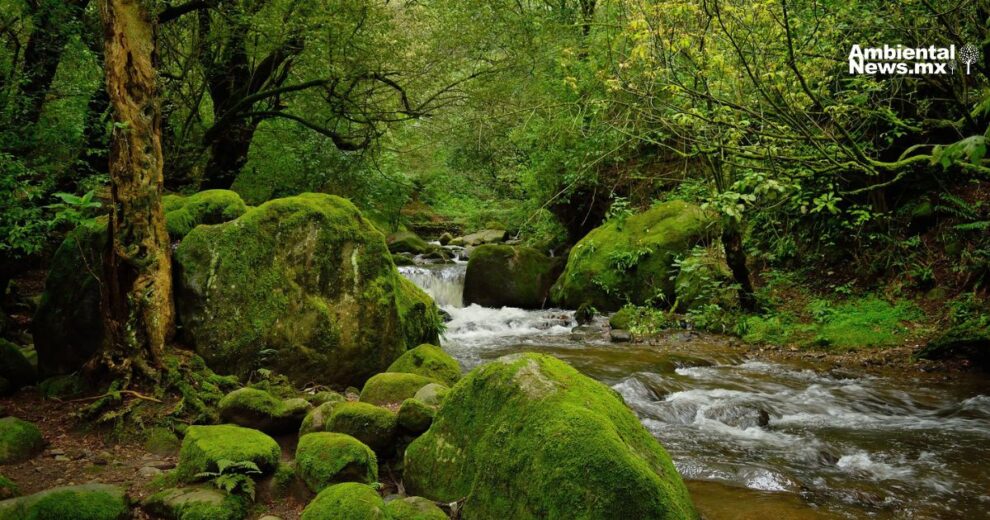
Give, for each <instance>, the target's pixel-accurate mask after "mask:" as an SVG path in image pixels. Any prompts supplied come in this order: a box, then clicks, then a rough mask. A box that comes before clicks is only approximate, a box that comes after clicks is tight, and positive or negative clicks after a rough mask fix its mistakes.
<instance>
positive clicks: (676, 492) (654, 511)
mask: <svg viewBox="0 0 990 520" xmlns="http://www.w3.org/2000/svg"><path fill="white" fill-rule="evenodd" d="M403 480H404V482H405V484H406V489H407V490H409V492H410V493H414V494H416V495H421V496H424V497H427V498H430V499H433V500H438V501H444V502H449V501H453V500H459V499H464V498H466V501H465V502H464V509H463V511H462V514H463V516H464V518H514V519H527V518H572V519H581V518H587V519H591V518H637V519H690V518H697V516H698V515H697V513H696V512H695V510H694V507H693V506H692V504H691V499H690V496H689V495H688V492H687V488H686V487H685V486H684V483H683V482H682V481H681V477H680V475H678V473H677V470H676V469H675V468H674V465H673V463H672V462H671V461H670V457H669V456H668V455H667V453H666V451H664V449H663V447H661V446H660V444H659V443H658V442H657V441H656V439H654V438H653V436H652V435H650V433H649V432H648V431H647V430H646V429H645V428H644V427H643V426H642V424H640V422H639V420H638V419H637V418H636V416H635V415H634V414H633V413H632V411H631V410H629V408H628V407H626V405H625V403H624V402H623V401H622V399H621V398H620V397H619V395H618V394H616V393H615V392H614V391H613V390H611V389H610V388H608V387H606V386H604V385H602V384H601V383H598V382H597V381H594V380H592V379H590V378H588V377H586V376H584V375H582V374H580V373H579V372H578V371H577V370H575V369H573V368H572V367H570V366H569V365H567V364H566V363H564V362H563V361H560V360H558V359H556V358H553V357H551V356H546V355H541V354H516V355H510V356H505V357H502V358H499V359H498V360H496V361H493V362H491V363H489V364H487V365H483V366H481V367H479V368H476V369H475V370H472V371H471V372H470V373H468V374H467V375H466V376H465V377H464V379H462V380H461V381H460V382H459V383H458V384H457V385H456V386H455V387H454V388H453V389H452V390H451V393H450V395H448V396H447V400H446V401H444V405H443V407H441V409H440V411H439V412H438V414H437V417H436V419H435V420H434V422H433V426H432V427H431V428H430V430H429V431H428V432H426V433H425V434H423V435H422V436H421V437H419V438H418V439H416V440H414V441H413V442H412V444H410V445H409V447H408V448H407V449H406V453H405V472H404V474H403Z"/></svg>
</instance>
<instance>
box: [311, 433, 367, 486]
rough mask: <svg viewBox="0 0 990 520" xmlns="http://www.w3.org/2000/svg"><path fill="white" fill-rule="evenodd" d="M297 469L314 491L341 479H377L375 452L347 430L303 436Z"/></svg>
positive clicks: (339, 481) (336, 482)
mask: <svg viewBox="0 0 990 520" xmlns="http://www.w3.org/2000/svg"><path fill="white" fill-rule="evenodd" d="M296 470H297V473H298V475H299V478H300V479H302V481H303V482H304V483H305V484H306V487H308V488H309V490H310V491H312V492H314V493H319V492H320V491H322V490H323V489H324V488H326V487H327V486H330V485H333V484H339V483H341V482H362V483H365V484H373V483H375V482H378V459H377V457H375V452H374V451H372V450H371V448H369V447H368V446H366V445H365V444H364V443H363V442H361V441H359V440H357V439H355V438H354V437H351V436H350V435H347V434H344V433H333V432H317V433H309V434H306V435H303V436H302V437H301V438H300V439H299V445H298V446H297V447H296Z"/></svg>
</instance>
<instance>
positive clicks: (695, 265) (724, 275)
mask: <svg viewBox="0 0 990 520" xmlns="http://www.w3.org/2000/svg"><path fill="white" fill-rule="evenodd" d="M733 287H734V286H733V280H732V273H731V272H730V271H729V266H728V265H727V264H726V263H725V259H724V258H723V255H722V253H721V250H720V248H712V247H709V248H703V247H696V248H694V250H692V251H691V254H690V255H688V256H687V257H686V258H684V259H683V260H681V262H680V263H679V265H678V271H677V278H675V279H674V292H675V295H676V296H677V309H676V310H677V311H688V310H691V309H696V308H699V307H701V306H702V305H706V304H717V305H719V306H721V307H722V308H729V307H731V306H733V305H734V304H735V302H736V301H737V299H738V296H737V294H736V291H735V289H734V288H733Z"/></svg>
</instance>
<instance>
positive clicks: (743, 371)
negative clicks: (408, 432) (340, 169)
mask: <svg viewBox="0 0 990 520" xmlns="http://www.w3.org/2000/svg"><path fill="white" fill-rule="evenodd" d="M400 271H401V272H402V273H403V274H404V275H405V276H407V277H408V278H409V279H410V280H412V281H413V282H415V283H416V284H417V285H418V286H420V287H421V288H423V289H424V290H425V291H426V292H427V293H429V294H430V295H431V296H433V297H434V299H435V300H436V301H437V303H438V304H439V305H440V306H441V308H442V309H443V310H444V311H445V312H447V313H448V314H449V315H450V318H451V319H450V321H449V322H448V323H447V332H446V335H445V337H444V339H443V348H444V349H445V350H446V351H447V352H449V353H450V354H451V355H453V356H454V357H455V358H456V359H458V361H459V362H460V363H461V364H462V365H463V366H464V368H465V369H470V368H473V367H474V366H477V365H478V364H480V363H483V362H485V361H487V360H490V359H494V358H496V357H498V356H501V355H504V354H508V353H512V352H518V351H535V352H544V353H548V354H551V355H554V356H557V357H559V358H561V359H563V360H565V361H567V362H569V363H571V364H572V365H573V366H574V367H575V368H577V369H578V370H581V371H582V372H584V373H585V374H587V375H589V376H591V377H593V378H595V379H598V380H600V381H602V382H603V383H605V384H608V385H610V386H612V388H614V389H615V390H616V391H618V392H619V393H620V394H621V395H622V397H623V398H624V399H625V401H626V402H627V403H628V404H629V406H630V407H631V408H632V409H633V410H634V411H635V412H636V413H637V415H638V416H639V417H640V419H641V421H642V423H643V424H644V426H645V427H646V428H647V429H648V430H649V431H651V432H652V433H653V434H654V435H655V436H656V437H657V438H658V439H659V440H660V441H661V442H662V443H663V445H664V446H665V447H666V448H667V450H668V451H669V452H670V453H671V455H672V457H673V458H674V461H675V464H676V465H677V468H678V470H679V471H680V472H681V474H682V475H683V476H684V478H685V479H687V480H689V481H691V480H694V481H708V482H718V483H722V484H725V485H728V486H735V487H744V488H747V489H749V490H756V491H760V492H772V493H780V494H786V495H790V496H792V497H795V496H796V497H800V499H801V500H803V503H804V504H806V507H807V508H808V509H809V511H812V512H814V513H815V514H825V513H828V514H829V515H832V516H838V517H844V518H863V517H869V518H933V519H934V518H938V519H942V518H990V514H988V513H987V511H990V389H988V388H987V385H986V383H985V382H983V381H981V380H965V379H963V380H959V381H952V382H933V380H931V379H926V380H920V379H919V380H911V379H908V378H904V377H901V378H886V377H877V376H870V375H866V374H861V373H851V372H840V371H821V370H820V369H819V370H813V369H811V368H809V367H804V366H798V365H790V364H787V365H785V364H778V363H770V362H764V361H756V360H747V359H745V358H744V357H743V356H742V355H741V354H739V353H737V351H736V350H734V349H732V348H731V347H729V346H728V345H727V342H726V341H725V340H724V338H718V337H714V336H707V335H703V334H697V333H693V332H679V333H673V334H671V335H669V336H667V337H666V338H665V339H663V340H661V341H660V344H659V345H635V344H621V345H620V344H611V343H609V342H608V341H607V339H606V336H605V335H604V334H602V333H590V334H588V333H582V334H575V333H572V328H573V327H574V326H575V325H576V324H575V323H574V322H573V313H572V312H569V311H562V310H539V311H527V310H522V309H514V308H502V309H491V308H484V307H479V306H477V305H469V306H464V305H463V303H462V301H461V292H462V289H463V282H464V272H465V265H464V263H455V264H441V265H418V266H409V267H402V268H400ZM598 325H599V326H603V325H604V322H603V321H601V320H600V321H599V323H598ZM960 377H961V376H960ZM696 500H698V497H696Z"/></svg>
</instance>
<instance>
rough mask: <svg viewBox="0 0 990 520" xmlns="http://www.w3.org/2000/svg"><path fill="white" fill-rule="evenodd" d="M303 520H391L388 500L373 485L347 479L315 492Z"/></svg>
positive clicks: (304, 510)
mask: <svg viewBox="0 0 990 520" xmlns="http://www.w3.org/2000/svg"><path fill="white" fill-rule="evenodd" d="M299 518H300V520H392V519H391V518H390V517H389V515H388V513H387V512H386V511H385V501H384V500H382V497H380V496H379V495H378V492H377V491H375V489H374V488H372V487H371V486H368V485H365V484H360V483H357V482H345V483H343V484H336V485H333V486H330V487H328V488H326V489H324V490H323V491H321V492H320V494H318V495H316V498H314V499H313V501H312V502H310V503H309V505H307V506H306V509H303V512H302V516H300V517H299Z"/></svg>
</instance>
